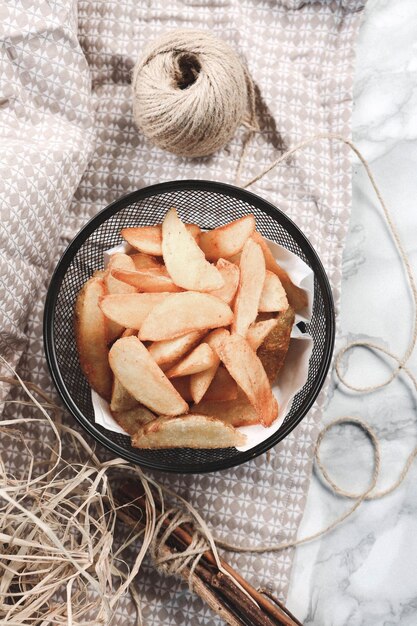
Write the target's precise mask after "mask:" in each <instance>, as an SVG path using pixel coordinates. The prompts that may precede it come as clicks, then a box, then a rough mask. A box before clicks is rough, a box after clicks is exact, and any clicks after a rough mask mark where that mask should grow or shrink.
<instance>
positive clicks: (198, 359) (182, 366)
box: [165, 342, 218, 378]
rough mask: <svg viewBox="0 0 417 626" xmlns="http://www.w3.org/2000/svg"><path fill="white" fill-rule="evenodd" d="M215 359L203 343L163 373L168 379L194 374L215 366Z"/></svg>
mask: <svg viewBox="0 0 417 626" xmlns="http://www.w3.org/2000/svg"><path fill="white" fill-rule="evenodd" d="M217 359H218V357H217V355H216V354H214V352H213V350H212V349H211V348H210V346H209V345H208V344H207V343H204V342H203V343H200V344H199V345H198V346H197V347H196V348H194V350H192V352H190V354H187V356H185V357H184V358H183V359H182V360H181V361H180V362H179V363H177V364H176V365H174V366H173V367H172V368H171V369H169V370H168V371H167V372H165V373H166V375H167V377H168V378H175V377H178V376H188V375H189V374H196V373H198V372H202V371H203V370H206V369H208V368H209V367H212V366H213V365H215V364H216V363H217Z"/></svg>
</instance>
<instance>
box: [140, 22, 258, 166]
mask: <svg viewBox="0 0 417 626" xmlns="http://www.w3.org/2000/svg"><path fill="white" fill-rule="evenodd" d="M132 86H133V115H134V119H135V122H136V125H137V126H138V128H139V129H140V130H141V131H142V132H143V134H144V135H145V136H146V137H148V138H149V139H150V140H151V141H152V142H153V143H154V144H156V145H157V146H159V147H160V148H163V149H164V150H168V151H169V152H173V153H174V154H177V155H179V156H186V157H201V156H207V155H209V154H213V152H216V150H218V149H220V148H222V147H223V146H225V145H226V144H227V142H228V141H229V140H230V139H231V138H232V137H233V135H234V134H235V132H236V129H237V128H238V126H240V125H241V124H242V123H243V124H246V125H247V126H248V127H249V128H253V127H255V126H256V119H255V112H254V91H253V83H252V80H251V78H250V76H249V74H248V71H247V69H246V67H245V66H244V64H243V62H242V61H241V59H240V58H239V56H238V55H237V54H236V52H235V51H234V50H233V49H232V48H231V47H230V46H229V45H228V44H227V43H225V42H224V41H222V40H221V39H218V38H217V37H214V36H213V35H211V34H210V33H209V32H205V31H200V30H174V31H171V32H168V33H165V34H164V35H162V36H161V37H160V38H159V39H158V40H156V41H154V42H153V43H152V44H151V45H150V46H149V48H148V49H147V51H146V53H145V54H144V56H143V58H141V59H140V60H139V61H138V62H137V64H136V66H135V68H134V71H133V81H132Z"/></svg>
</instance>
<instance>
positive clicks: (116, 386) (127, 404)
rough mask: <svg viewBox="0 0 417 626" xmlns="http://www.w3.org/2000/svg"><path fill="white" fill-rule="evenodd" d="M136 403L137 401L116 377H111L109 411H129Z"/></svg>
mask: <svg viewBox="0 0 417 626" xmlns="http://www.w3.org/2000/svg"><path fill="white" fill-rule="evenodd" d="M137 405H138V401H137V400H136V399H135V398H134V397H133V396H131V395H130V393H129V392H128V391H127V389H125V388H124V387H123V385H122V384H121V382H120V381H119V380H118V379H117V378H114V379H113V389H112V394H111V400H110V410H111V411H116V412H117V411H129V410H130V409H133V408H135V406H137Z"/></svg>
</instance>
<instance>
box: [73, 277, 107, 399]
mask: <svg viewBox="0 0 417 626" xmlns="http://www.w3.org/2000/svg"><path fill="white" fill-rule="evenodd" d="M104 293H105V286H104V282H103V280H102V279H100V278H90V280H88V281H87V282H86V283H85V285H84V286H83V288H82V289H81V291H80V293H79V294H78V297H77V302H76V304H75V338H76V343H77V348H78V355H79V359H80V365H81V369H82V371H83V372H84V375H85V377H86V378H87V380H88V382H89V384H90V386H91V387H92V388H93V389H94V390H95V391H97V393H98V394H100V396H102V397H103V398H105V399H106V400H107V401H109V400H110V396H111V389H112V373H111V369H110V367H109V361H108V354H109V350H108V347H107V327H106V318H105V317H104V315H103V313H102V311H101V309H100V306H99V302H100V299H101V298H102V297H103V295H104Z"/></svg>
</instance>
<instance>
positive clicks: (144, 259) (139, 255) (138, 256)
mask: <svg viewBox="0 0 417 626" xmlns="http://www.w3.org/2000/svg"><path fill="white" fill-rule="evenodd" d="M130 258H131V259H132V261H133V264H134V266H135V267H134V268H133V269H135V270H149V269H158V268H160V267H163V265H162V263H161V259H160V258H157V257H156V256H151V255H150V254H145V253H144V252H135V253H134V254H132V255H130ZM124 269H129V268H127V267H126V268H124Z"/></svg>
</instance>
